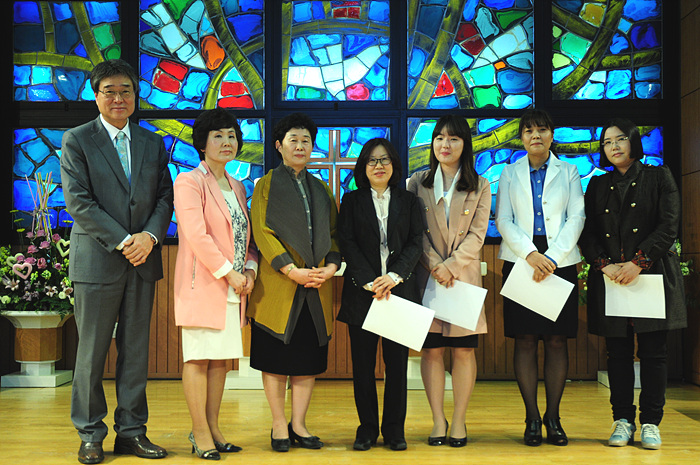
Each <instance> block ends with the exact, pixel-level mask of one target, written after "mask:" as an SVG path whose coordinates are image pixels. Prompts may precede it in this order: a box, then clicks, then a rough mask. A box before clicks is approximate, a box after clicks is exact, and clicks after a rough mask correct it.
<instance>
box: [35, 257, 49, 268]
mask: <svg viewBox="0 0 700 465" xmlns="http://www.w3.org/2000/svg"><path fill="white" fill-rule="evenodd" d="M36 267H37V268H39V269H40V270H43V269H44V268H46V267H47V264H46V259H45V258H44V257H41V258H40V259H39V260H37V262H36Z"/></svg>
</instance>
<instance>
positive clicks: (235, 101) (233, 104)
mask: <svg viewBox="0 0 700 465" xmlns="http://www.w3.org/2000/svg"><path fill="white" fill-rule="evenodd" d="M219 107H221V108H253V99H252V98H250V95H243V96H241V97H225V98H222V99H221V100H219Z"/></svg>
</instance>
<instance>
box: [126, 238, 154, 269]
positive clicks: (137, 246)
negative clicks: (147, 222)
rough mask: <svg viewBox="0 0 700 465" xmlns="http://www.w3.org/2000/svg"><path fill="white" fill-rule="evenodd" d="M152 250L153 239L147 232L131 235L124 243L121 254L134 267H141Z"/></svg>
mask: <svg viewBox="0 0 700 465" xmlns="http://www.w3.org/2000/svg"><path fill="white" fill-rule="evenodd" d="M151 250H153V239H152V238H151V235H150V234H148V233H147V232H140V233H136V234H132V235H131V237H130V238H129V239H127V240H126V241H125V242H124V247H123V248H122V254H123V255H124V257H126V259H127V260H129V262H130V263H131V264H132V265H134V266H139V265H142V264H144V263H145V262H146V259H147V258H148V255H149V254H150V253H151Z"/></svg>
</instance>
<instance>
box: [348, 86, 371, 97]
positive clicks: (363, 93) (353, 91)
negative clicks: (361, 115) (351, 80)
mask: <svg viewBox="0 0 700 465" xmlns="http://www.w3.org/2000/svg"><path fill="white" fill-rule="evenodd" d="M345 95H347V96H348V99H349V100H367V99H369V89H368V88H367V86H365V85H364V84H362V83H361V82H358V83H357V84H353V85H351V86H348V88H347V89H345Z"/></svg>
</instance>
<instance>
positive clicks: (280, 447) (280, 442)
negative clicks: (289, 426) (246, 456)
mask: <svg viewBox="0 0 700 465" xmlns="http://www.w3.org/2000/svg"><path fill="white" fill-rule="evenodd" d="M270 445H271V446H272V450H274V451H276V452H289V448H290V447H291V445H292V442H291V441H290V440H289V438H284V439H275V438H273V437H272V430H270Z"/></svg>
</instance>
